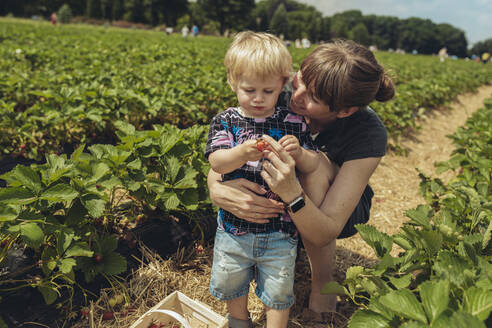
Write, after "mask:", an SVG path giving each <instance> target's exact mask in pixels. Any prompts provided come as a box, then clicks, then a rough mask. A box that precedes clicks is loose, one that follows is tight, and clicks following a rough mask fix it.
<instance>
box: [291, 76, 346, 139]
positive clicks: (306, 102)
mask: <svg viewBox="0 0 492 328" xmlns="http://www.w3.org/2000/svg"><path fill="white" fill-rule="evenodd" d="M292 88H293V92H292V97H291V98H290V105H289V107H290V109H291V110H292V111H293V112H294V113H296V114H299V115H302V116H304V117H305V118H306V121H307V122H308V124H309V126H310V128H311V130H317V131H312V132H319V131H320V130H322V129H319V128H318V127H323V126H325V125H326V124H327V123H331V122H333V121H335V120H336V118H337V113H334V112H331V111H330V107H329V106H328V105H325V104H324V103H322V102H321V101H320V100H319V99H315V98H314V97H313V94H312V92H310V91H309V90H307V89H306V85H305V84H304V82H303V81H302V75H301V72H300V71H299V72H297V73H296V75H295V76H294V79H293V80H292Z"/></svg>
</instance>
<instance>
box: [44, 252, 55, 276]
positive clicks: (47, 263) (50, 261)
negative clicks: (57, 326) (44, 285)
mask: <svg viewBox="0 0 492 328" xmlns="http://www.w3.org/2000/svg"><path fill="white" fill-rule="evenodd" d="M57 257H58V254H57V253H56V250H55V249H54V248H52V247H45V248H44V250H43V253H42V254H41V259H42V260H43V265H42V267H41V268H42V270H43V273H44V274H45V275H46V276H48V275H50V273H51V272H52V271H53V270H54V269H55V268H56V261H57V260H56V259H57Z"/></svg>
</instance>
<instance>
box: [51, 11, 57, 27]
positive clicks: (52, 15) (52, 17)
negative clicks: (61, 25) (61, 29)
mask: <svg viewBox="0 0 492 328" xmlns="http://www.w3.org/2000/svg"><path fill="white" fill-rule="evenodd" d="M50 19H51V25H56V13H55V12H52V13H51V16H50Z"/></svg>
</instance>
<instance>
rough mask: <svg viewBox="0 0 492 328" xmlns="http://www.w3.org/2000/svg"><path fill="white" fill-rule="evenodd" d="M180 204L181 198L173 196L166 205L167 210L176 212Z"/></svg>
mask: <svg viewBox="0 0 492 328" xmlns="http://www.w3.org/2000/svg"><path fill="white" fill-rule="evenodd" d="M179 204H180V201H179V198H178V196H177V195H176V194H172V195H171V196H170V197H169V198H168V199H167V200H166V202H165V203H164V206H166V210H175V209H177V208H178V206H179Z"/></svg>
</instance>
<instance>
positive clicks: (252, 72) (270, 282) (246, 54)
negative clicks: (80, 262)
mask: <svg viewBox="0 0 492 328" xmlns="http://www.w3.org/2000/svg"><path fill="white" fill-rule="evenodd" d="M224 65H225V67H226V69H227V81H228V83H229V85H230V86H231V88H232V90H233V91H234V92H235V93H236V94H237V99H238V103H239V106H238V107H233V108H228V109H227V110H225V111H224V112H221V113H219V114H218V115H216V116H215V117H214V118H213V120H212V122H211V124H210V132H209V136H208V141H207V146H206V150H205V156H206V157H207V158H208V160H209V162H210V164H211V167H212V169H213V170H214V171H216V172H218V173H221V174H222V177H223V180H224V181H226V180H231V179H238V178H245V179H248V180H250V181H253V182H256V183H258V184H260V185H263V186H264V188H265V189H266V190H269V188H268V185H267V184H266V183H265V182H264V181H263V179H262V177H261V175H260V173H261V171H262V163H263V155H264V152H267V151H269V150H268V145H267V144H265V142H264V141H261V136H262V135H265V134H266V135H269V136H271V137H272V138H274V139H275V140H278V141H279V142H280V144H281V145H282V146H283V147H284V148H285V149H286V150H287V151H288V152H289V153H290V155H291V156H292V157H293V158H294V160H295V161H296V168H297V170H298V171H299V173H300V174H303V175H306V176H308V175H309V174H310V173H312V172H314V170H315V169H316V168H317V167H318V164H319V162H320V160H321V157H320V156H321V155H320V154H319V153H318V152H317V151H314V150H313V149H314V145H313V141H312V139H311V135H310V133H309V130H308V128H307V125H306V122H305V121H304V120H303V118H302V116H299V115H297V114H294V113H292V112H289V111H288V109H287V108H283V107H277V106H276V103H277V98H278V96H279V94H280V92H281V91H282V88H283V87H284V85H285V83H286V82H287V81H288V80H289V77H290V75H291V73H292V58H291V56H290V53H289V51H288V50H287V48H286V47H285V45H284V44H283V43H282V41H281V40H280V39H278V38H277V37H275V36H273V35H271V34H268V33H253V32H249V31H247V32H241V33H238V34H237V35H236V37H235V38H234V40H233V42H232V44H231V46H230V47H229V49H228V51H227V53H226V55H225V59H224ZM307 192H308V193H310V192H309V191H307ZM267 196H268V197H269V198H275V199H277V200H280V199H279V197H278V196H277V195H275V194H274V193H273V192H271V191H268V192H267ZM310 196H311V195H310ZM320 197H321V196H319V197H318V198H320ZM315 198H316V197H315ZM311 199H313V198H311ZM321 200H322V199H318V200H314V199H313V201H315V202H318V203H320V202H321ZM294 202H296V200H294V201H293V202H292V203H291V204H286V205H287V206H286V207H287V208H288V209H289V210H288V211H287V210H286V211H285V212H284V214H282V215H281V216H279V217H275V218H271V219H270V221H269V222H268V223H265V224H257V223H251V222H248V221H246V220H242V219H240V218H238V217H236V216H234V215H233V214H231V213H229V212H227V211H225V210H223V209H220V210H219V215H218V219H217V220H218V228H217V234H216V237H215V245H214V260H213V266H212V277H211V281H210V292H211V294H212V295H213V296H215V297H217V298H218V299H220V300H225V301H226V302H227V308H228V312H229V313H228V314H227V317H228V319H229V326H230V327H234V328H241V327H252V323H251V320H250V318H249V313H248V309H247V297H248V292H249V285H250V282H251V280H252V279H253V278H256V283H257V288H256V295H257V296H258V297H259V298H260V299H261V301H262V302H263V303H264V304H265V305H266V307H267V310H266V313H267V327H268V328H272V327H287V322H288V318H289V308H290V307H291V306H292V304H293V302H294V295H293V285H294V265H295V258H296V255H297V241H298V234H297V230H296V227H295V225H294V223H293V222H292V220H291V218H290V216H289V213H288V212H289V211H296V210H297V209H298V208H300V207H302V198H301V197H300V200H298V201H297V202H296V203H295V204H293V203H294ZM288 205H291V206H290V207H289V206H288ZM255 268H256V270H255ZM255 272H256V277H255Z"/></svg>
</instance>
